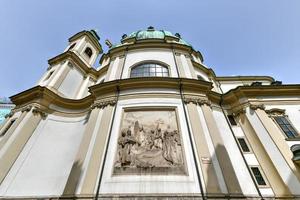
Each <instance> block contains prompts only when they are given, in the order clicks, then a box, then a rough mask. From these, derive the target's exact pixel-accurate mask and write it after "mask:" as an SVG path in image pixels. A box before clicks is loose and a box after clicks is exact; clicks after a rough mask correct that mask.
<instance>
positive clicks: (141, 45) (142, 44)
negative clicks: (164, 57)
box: [106, 39, 203, 59]
mask: <svg viewBox="0 0 300 200" xmlns="http://www.w3.org/2000/svg"><path fill="white" fill-rule="evenodd" d="M148 48H166V49H175V50H181V51H184V52H186V53H189V54H192V53H194V54H196V55H199V54H200V55H201V53H200V52H198V51H195V50H194V49H193V48H192V47H190V46H186V45H184V44H180V43H174V42H166V41H165V40H164V39H145V40H137V41H135V42H134V43H126V44H122V45H120V46H118V47H114V48H112V49H110V50H109V51H108V52H107V54H106V55H109V56H112V55H114V54H116V53H120V52H122V51H125V50H128V51H130V50H135V49H148ZM201 58H202V59H203V57H202V55H201Z"/></svg>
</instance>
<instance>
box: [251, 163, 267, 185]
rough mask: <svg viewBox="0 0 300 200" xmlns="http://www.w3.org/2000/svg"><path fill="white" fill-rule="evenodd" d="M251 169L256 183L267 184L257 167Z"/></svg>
mask: <svg viewBox="0 0 300 200" xmlns="http://www.w3.org/2000/svg"><path fill="white" fill-rule="evenodd" d="M251 171H252V174H253V176H254V178H255V180H256V183H257V184H258V185H260V186H265V185H267V184H266V181H265V180H264V178H263V176H262V174H261V172H260V170H259V168H258V167H251Z"/></svg>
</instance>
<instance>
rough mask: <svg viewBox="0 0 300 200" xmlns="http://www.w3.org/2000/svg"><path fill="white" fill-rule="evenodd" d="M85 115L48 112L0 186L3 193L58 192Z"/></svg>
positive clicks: (12, 194)
mask: <svg viewBox="0 0 300 200" xmlns="http://www.w3.org/2000/svg"><path fill="white" fill-rule="evenodd" d="M84 122H85V117H77V118H65V117H58V116H53V115H49V116H48V118H47V119H46V120H43V121H41V122H40V124H39V125H38V127H37V129H36V130H35V131H34V133H33V135H32V136H31V138H30V139H29V141H28V142H27V143H26V145H25V147H24V149H23V151H22V152H21V154H20V155H19V157H18V159H17V160H16V162H15V163H14V165H13V166H12V168H11V170H10V171H9V173H8V175H7V176H6V178H5V179H4V181H3V182H2V184H1V186H0V195H3V196H7V197H8V196H45V195H61V194H62V192H63V189H64V186H65V183H66V181H67V178H68V176H69V173H70V170H71V167H72V165H73V161H74V158H75V156H76V153H77V151H78V147H79V144H80V141H81V138H82V135H83V131H84V127H85V124H84Z"/></svg>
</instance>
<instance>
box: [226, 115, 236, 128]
mask: <svg viewBox="0 0 300 200" xmlns="http://www.w3.org/2000/svg"><path fill="white" fill-rule="evenodd" d="M227 117H228V119H229V122H230V124H231V125H232V126H236V125H237V123H236V121H235V119H234V117H233V115H227Z"/></svg>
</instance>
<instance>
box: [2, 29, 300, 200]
mask: <svg viewBox="0 0 300 200" xmlns="http://www.w3.org/2000/svg"><path fill="white" fill-rule="evenodd" d="M99 41H100V37H99V36H98V34H97V33H96V32H95V31H94V30H90V31H86V30H85V31H81V32H79V33H77V34H75V35H73V36H72V37H70V38H69V43H68V46H67V47H66V49H65V50H64V52H62V53H61V54H59V55H57V56H55V57H54V58H51V59H50V60H49V61H48V63H49V66H48V68H47V70H45V73H44V74H43V75H42V77H41V79H40V80H39V81H38V82H37V84H36V86H34V87H32V88H29V89H28V90H25V91H23V92H21V93H19V94H16V95H14V96H12V97H10V99H11V101H12V102H13V104H15V107H14V108H13V109H12V111H11V112H10V113H9V114H8V115H7V116H6V119H5V121H4V123H2V125H1V126H0V198H2V199H203V200H204V199H252V200H255V199H257V200H258V199H300V137H299V131H300V85H295V84H294V85H291V84H282V82H280V81H276V80H274V79H273V78H272V77H269V76H217V75H216V74H215V73H214V71H213V69H211V68H209V67H208V66H206V65H205V64H204V63H203V61H204V58H203V56H202V54H201V53H200V52H199V51H197V50H196V49H194V48H193V46H191V45H190V44H189V43H187V42H186V41H185V40H184V39H183V38H182V37H181V35H180V34H178V33H176V34H172V33H171V32H169V31H164V30H156V29H154V28H153V27H148V28H147V29H146V30H140V31H136V32H133V33H131V34H128V35H126V34H124V35H123V36H122V38H121V42H120V43H119V44H112V43H111V42H110V41H108V40H106V41H105V43H106V44H107V45H108V46H109V49H108V51H107V52H106V53H103V50H102V47H101V44H100V42H99ZM99 55H101V58H100V61H99V67H98V68H94V67H93V66H94V65H95V62H96V60H97V57H98V56H99Z"/></svg>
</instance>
